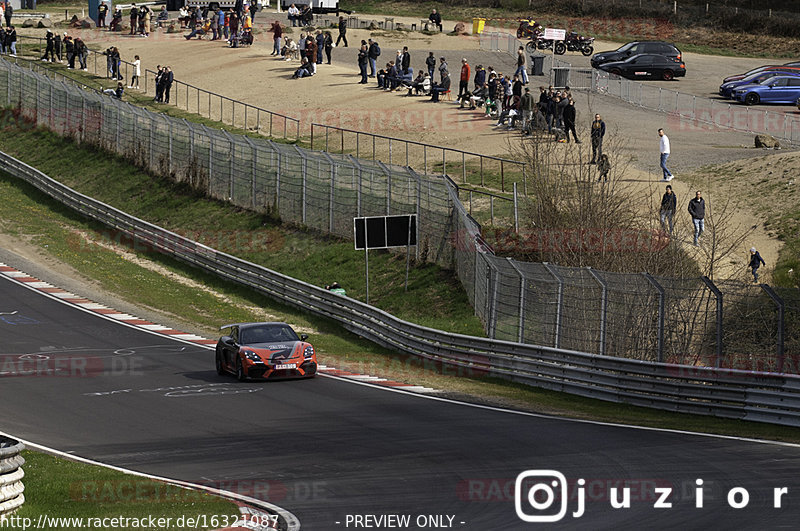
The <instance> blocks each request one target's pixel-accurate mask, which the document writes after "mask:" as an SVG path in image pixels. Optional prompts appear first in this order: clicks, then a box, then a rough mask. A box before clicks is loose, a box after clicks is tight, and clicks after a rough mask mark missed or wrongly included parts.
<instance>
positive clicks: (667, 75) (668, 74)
mask: <svg viewBox="0 0 800 531" xmlns="http://www.w3.org/2000/svg"><path fill="white" fill-rule="evenodd" d="M674 77H675V74H674V73H673V72H672V70H664V71H663V72H661V79H663V80H664V81H672V79H673V78H674Z"/></svg>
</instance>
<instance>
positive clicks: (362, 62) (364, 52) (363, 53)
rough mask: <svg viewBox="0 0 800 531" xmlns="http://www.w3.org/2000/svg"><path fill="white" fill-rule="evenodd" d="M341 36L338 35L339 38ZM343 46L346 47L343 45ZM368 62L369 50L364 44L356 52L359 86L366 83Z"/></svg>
mask: <svg viewBox="0 0 800 531" xmlns="http://www.w3.org/2000/svg"><path fill="white" fill-rule="evenodd" d="M341 35H342V34H341V33H339V36H341ZM345 42H347V41H345ZM345 46H347V45H346V44H345ZM368 62H369V48H367V44H366V43H364V44H362V45H361V48H360V49H359V50H358V70H359V71H360V72H361V81H359V83H360V84H361V85H366V84H367V83H368V81H367V63H368Z"/></svg>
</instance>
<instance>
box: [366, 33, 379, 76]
mask: <svg viewBox="0 0 800 531" xmlns="http://www.w3.org/2000/svg"><path fill="white" fill-rule="evenodd" d="M368 53H369V77H375V70H376V68H377V63H376V61H377V60H378V57H380V56H381V47H380V46H378V41H373V40H372V39H369V50H368Z"/></svg>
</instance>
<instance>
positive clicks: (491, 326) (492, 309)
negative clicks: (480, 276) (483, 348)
mask: <svg viewBox="0 0 800 531" xmlns="http://www.w3.org/2000/svg"><path fill="white" fill-rule="evenodd" d="M492 273H494V274H492ZM497 276H498V271H497V270H496V269H495V268H494V266H493V265H492V261H491V260H487V265H486V290H487V292H488V293H491V297H486V304H487V306H488V308H487V310H488V313H489V316H488V317H489V322H488V323H487V326H486V329H487V330H486V331H487V333H488V335H489V338H491V339H494V338H495V334H496V333H497V284H498V283H499V282H498V281H497ZM492 277H494V281H493V280H492ZM488 293H487V295H488Z"/></svg>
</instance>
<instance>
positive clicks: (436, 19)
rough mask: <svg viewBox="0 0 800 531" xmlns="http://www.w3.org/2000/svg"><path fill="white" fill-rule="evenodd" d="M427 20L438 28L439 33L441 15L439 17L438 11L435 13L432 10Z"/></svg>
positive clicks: (440, 29)
mask: <svg viewBox="0 0 800 531" xmlns="http://www.w3.org/2000/svg"><path fill="white" fill-rule="evenodd" d="M428 20H430V21H431V23H432V24H433V25H434V26H436V27H437V28H439V31H442V15H441V14H440V13H439V12H438V11H436V10H435V9H434V10H433V11H432V12H431V14H430V15H428Z"/></svg>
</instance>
